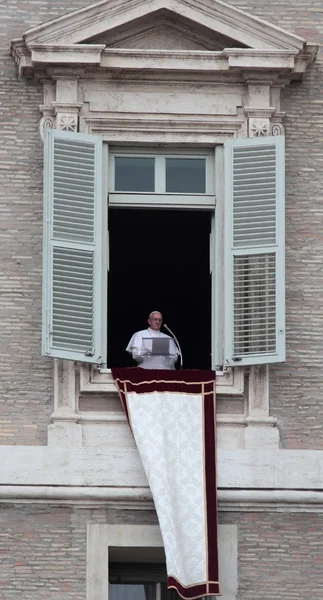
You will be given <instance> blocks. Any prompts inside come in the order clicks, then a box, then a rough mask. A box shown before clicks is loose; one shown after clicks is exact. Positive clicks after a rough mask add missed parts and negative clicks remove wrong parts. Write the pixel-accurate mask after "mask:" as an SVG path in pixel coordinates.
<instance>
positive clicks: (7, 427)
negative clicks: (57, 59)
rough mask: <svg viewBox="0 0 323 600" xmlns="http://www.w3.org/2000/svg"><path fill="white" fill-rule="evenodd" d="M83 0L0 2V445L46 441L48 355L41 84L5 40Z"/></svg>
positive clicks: (49, 385)
mask: <svg viewBox="0 0 323 600" xmlns="http://www.w3.org/2000/svg"><path fill="white" fill-rule="evenodd" d="M85 4H86V2H84V1H83V2H82V1H74V2H73V0H72V1H69V2H66V0H55V1H49V0H48V1H43V2H42V1H40V2H39V1H33V0H18V2H16V1H15V0H6V1H5V2H0V229H1V245H0V324H1V325H0V444H28V445H37V444H46V440H47V425H48V422H49V416H50V414H51V413H52V410H53V404H52V361H51V360H47V359H42V358H41V357H40V340H41V269H42V145H41V142H40V137H39V131H38V123H39V119H40V113H39V108H38V107H39V105H40V104H42V89H41V88H42V86H40V85H38V84H35V83H34V82H30V81H26V80H24V79H18V77H17V72H16V66H15V64H14V61H13V59H12V58H11V57H10V55H9V46H10V41H11V39H13V38H17V37H21V35H22V33H23V32H24V31H26V30H27V29H29V28H31V27H34V26H35V25H38V24H39V23H42V22H43V21H47V20H49V19H52V18H54V17H57V16H59V15H60V14H63V13H66V12H67V11H68V10H72V9H74V8H80V7H81V6H84V5H85Z"/></svg>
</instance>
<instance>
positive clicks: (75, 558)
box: [0, 504, 156, 600]
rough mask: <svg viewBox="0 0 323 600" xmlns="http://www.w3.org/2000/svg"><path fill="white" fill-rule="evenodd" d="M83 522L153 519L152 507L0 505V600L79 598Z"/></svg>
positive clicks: (83, 564)
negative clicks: (148, 508) (111, 508)
mask: <svg viewBox="0 0 323 600" xmlns="http://www.w3.org/2000/svg"><path fill="white" fill-rule="evenodd" d="M88 523H104V524H105V523H110V524H113V523H130V524H133V523H139V524H140V523H141V524H155V523H156V515H155V512H153V511H151V512H146V513H145V512H141V511H140V512H139V513H138V511H134V512H132V511H124V512H116V511H113V510H107V509H90V508H78V507H74V508H69V507H60V506H51V505H48V506H47V505H14V504H9V505H4V504H3V505H1V510H0V600H85V596H86V526H87V524H88Z"/></svg>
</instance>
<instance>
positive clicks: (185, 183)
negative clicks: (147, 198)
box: [166, 158, 205, 194]
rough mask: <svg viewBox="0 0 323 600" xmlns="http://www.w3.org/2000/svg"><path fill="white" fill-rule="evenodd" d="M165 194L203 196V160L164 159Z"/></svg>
mask: <svg viewBox="0 0 323 600" xmlns="http://www.w3.org/2000/svg"><path fill="white" fill-rule="evenodd" d="M166 192H172V193H173V194H176V193H177V194H184V193H186V194H205V158H166Z"/></svg>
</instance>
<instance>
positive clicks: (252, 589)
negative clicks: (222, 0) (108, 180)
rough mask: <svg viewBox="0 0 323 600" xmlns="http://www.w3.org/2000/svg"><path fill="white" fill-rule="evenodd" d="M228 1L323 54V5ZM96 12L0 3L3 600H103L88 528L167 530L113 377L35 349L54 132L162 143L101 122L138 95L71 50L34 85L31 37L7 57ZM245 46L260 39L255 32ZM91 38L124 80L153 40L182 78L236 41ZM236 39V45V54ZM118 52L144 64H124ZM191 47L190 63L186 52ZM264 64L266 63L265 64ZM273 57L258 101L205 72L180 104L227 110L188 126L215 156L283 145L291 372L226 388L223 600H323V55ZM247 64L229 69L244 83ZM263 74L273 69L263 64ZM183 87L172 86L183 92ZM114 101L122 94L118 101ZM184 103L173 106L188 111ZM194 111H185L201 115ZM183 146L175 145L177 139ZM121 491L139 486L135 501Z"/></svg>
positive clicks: (192, 32)
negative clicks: (215, 146)
mask: <svg viewBox="0 0 323 600" xmlns="http://www.w3.org/2000/svg"><path fill="white" fill-rule="evenodd" d="M187 4H189V2H188V3H187ZM206 4H207V3H206ZM209 4H210V5H211V4H212V2H211V0H210V1H209ZM230 4H231V5H232V6H233V7H234V6H235V7H236V8H239V9H241V10H245V11H247V12H249V13H252V15H254V16H257V17H260V18H262V19H265V20H267V21H268V22H269V23H271V24H273V25H276V26H279V27H281V28H284V29H285V30H286V31H287V32H290V33H292V34H296V35H297V36H300V37H302V38H304V39H305V40H306V42H308V43H309V44H310V43H314V44H318V43H320V42H322V38H323V21H322V17H321V14H320V9H319V7H315V6H314V5H313V3H311V2H310V1H309V0H304V1H303V4H302V5H300V4H299V3H297V2H295V1H291V2H288V3H285V4H284V3H280V4H277V5H270V4H265V3H263V2H261V1H260V0H251V2H248V3H247V2H237V1H235V0H234V1H232V2H231V3H230ZM86 5H87V3H86V2H84V0H82V1H81V0H71V1H70V2H69V3H67V2H65V0H51V1H49V0H47V1H46V0H37V1H35V2H34V1H33V0H29V1H28V3H26V2H23V1H22V0H18V2H14V1H13V0H7V2H5V3H4V4H3V5H1V6H0V53H1V64H2V69H1V74H0V136H1V144H0V161H1V162H0V207H1V208H0V211H1V230H2V244H1V248H0V259H1V261H0V264H1V270H0V298H1V299H0V315H1V362H0V382H1V388H0V458H1V463H2V464H4V465H5V467H4V469H3V473H2V475H1V476H0V502H1V503H2V504H1V517H0V521H1V534H0V543H2V544H3V548H1V547H0V571H1V575H0V600H18V598H19V599H21V600H27V599H28V600H36V599H37V600H39V599H41V598H43V599H44V600H45V599H47V600H54V599H59V600H72V598H74V599H76V600H85V598H86V600H106V597H105V596H104V597H103V596H102V597H98V596H94V595H93V594H92V591H91V590H92V588H90V587H88V586H87V573H86V560H87V558H88V557H87V547H86V544H87V542H86V529H87V526H88V525H89V524H94V525H97V524H102V525H106V524H109V525H111V524H116V523H120V524H134V525H139V526H140V525H141V524H151V525H154V524H155V523H156V515H155V512H154V510H153V506H152V503H151V497H150V494H149V490H148V488H147V482H146V480H145V476H144V475H143V472H142V466H141V464H140V461H139V458H138V455H137V453H136V449H135V447H134V444H133V441H132V439H131V436H130V433H129V430H128V427H127V424H126V422H125V419H124V416H123V414H122V412H121V409H120V404H119V401H118V399H117V397H116V394H115V389H114V387H113V383H112V381H111V376H110V374H109V373H108V372H102V373H99V372H98V371H97V370H95V369H92V368H88V367H87V366H83V365H80V364H78V365H74V364H73V363H68V362H66V361H57V360H56V361H55V364H54V361H53V360H52V359H51V358H44V357H41V354H40V345H41V300H42V290H41V269H42V192H43V183H42V167H43V156H42V141H41V136H42V135H43V133H44V129H45V128H46V127H47V126H50V127H52V126H56V127H57V128H59V129H65V130H71V131H73V130H74V131H76V130H77V129H79V130H81V131H90V132H94V133H98V132H99V133H103V135H104V136H105V139H109V138H110V139H112V140H113V141H117V142H118V141H121V142H125V140H127V139H128V140H129V141H130V142H131V143H136V142H138V141H143V142H149V143H151V142H153V141H154V140H155V141H156V139H157V138H156V133H155V129H154V125H155V121H154V119H153V118H151V120H150V121H149V120H148V121H147V123H146V124H145V125H144V127H142V126H141V128H140V124H139V125H136V126H134V127H132V130H131V134H130V133H129V129H127V126H126V125H125V121H124V118H123V117H120V115H117V116H116V115H114V117H113V119H111V120H110V121H109V120H108V119H105V121H104V126H103V125H102V122H103V120H104V117H106V113H107V112H109V107H110V110H111V106H112V105H113V107H114V108H113V112H114V113H116V112H117V109H118V105H119V109H120V106H121V108H122V110H123V112H126V111H129V106H130V105H131V103H132V102H133V97H134V96H133V94H134V93H138V89H135V86H134V84H133V83H132V86H133V87H132V88H131V86H130V87H129V86H128V87H127V82H124V81H123V82H122V77H121V81H120V80H119V79H120V78H119V76H117V77H116V76H115V75H113V76H111V75H108V76H107V77H106V78H105V79H104V78H103V80H102V81H99V78H98V81H97V82H96V83H95V86H93V83H92V82H91V73H90V67H89V68H88V69H86V68H84V67H82V68H80V67H78V66H75V65H77V60H78V58H77V54H74V55H73V57H72V63H73V60H74V63H75V64H74V67H73V64H72V63H71V64H72V66H71V65H69V66H68V67H67V72H65V74H62V72H58V71H59V68H58V67H57V66H55V67H53V66H52V65H51V60H53V61H54V62H55V52H53V54H52V55H51V56H50V57H48V56H49V55H48V54H47V55H46V56H47V58H46V56H45V54H44V48H40V47H35V48H34V49H33V50H32V52H34V64H37V65H38V67H37V69H36V70H37V76H36V78H34V77H33V69H34V66H33V65H32V64H31V63H30V59H29V57H28V56H27V55H26V54H24V50H23V44H22V42H19V43H18V42H16V43H15V46H14V51H13V50H12V51H11V52H12V55H13V56H10V54H9V46H10V43H11V42H12V40H18V39H19V40H21V38H22V36H23V34H24V33H25V32H26V31H27V30H29V29H31V28H33V27H36V26H38V25H41V24H42V23H44V22H47V21H49V20H50V19H56V18H58V17H62V16H63V15H66V14H67V13H68V12H70V11H72V10H78V9H81V8H83V7H84V6H86ZM200 27H201V28H202V32H203V27H202V25H200ZM246 35H249V36H251V35H252V34H251V31H250V29H249V30H248V33H247V34H246ZM268 35H269V34H268ZM277 35H278V34H277ZM286 35H287V34H286ZM114 36H115V37H114ZM185 36H189V41H186V40H187V37H185ZM202 38H203V39H202ZM120 40H123V44H121V41H120ZM153 40H154V41H153ZM92 42H93V43H94V44H95V45H96V48H97V49H96V50H95V51H94V50H93V49H92V50H91V49H89V50H88V54H87V56H86V60H87V61H88V62H89V63H90V62H91V60H97V54H95V53H100V52H102V48H104V44H107V43H108V44H110V50H111V48H115V52H113V51H111V52H110V54H107V55H106V56H105V58H103V59H102V61H103V63H104V61H106V63H107V61H109V60H110V61H114V62H113V65H114V68H115V69H116V70H118V69H125V70H126V69H127V68H129V63H127V64H126V62H125V61H126V60H131V61H133V64H135V63H136V60H138V56H137V55H136V52H135V51H134V49H149V48H150V47H152V44H157V46H158V48H159V49H162V50H167V49H168V45H167V44H171V47H172V48H174V49H176V50H177V51H178V53H177V55H176V57H173V60H174V69H176V68H179V65H181V68H183V64H184V61H185V60H191V61H196V60H197V59H196V57H195V56H194V55H193V53H194V50H199V49H207V50H210V51H211V50H217V49H218V47H220V48H221V47H222V46H223V43H226V45H228V46H229V45H230V43H231V42H230V40H229V39H228V38H226V37H225V35H224V33H222V34H221V35H220V34H219V36H218V38H217V39H215V36H214V35H213V36H210V37H209V38H207V37H205V36H204V37H203V35H202V36H201V32H200V29H199V28H196V27H194V24H192V23H188V22H186V23H185V26H183V25H181V26H179V24H178V22H177V21H176V19H173V18H171V17H170V16H169V15H166V16H165V17H164V19H163V22H162V23H160V24H159V27H158V28H157V29H156V27H155V28H154V27H152V26H151V23H150V20H149V16H148V17H147V16H146V17H145V18H144V19H143V21H142V23H141V25H140V24H139V26H138V28H137V29H136V32H135V35H134V31H132V29H131V27H129V25H123V26H122V28H121V33H120V32H119V33H117V34H116V33H113V32H112V34H110V35H109V36H106V34H101V35H100V36H96V37H95V39H93V40H92ZM187 44H188V45H187ZM239 44H240V46H239V48H240V50H242V49H243V41H241V42H239ZM239 44H238V45H239ZM221 45H222V46H221ZM231 45H232V43H231ZM233 45H234V44H233ZM120 46H121V47H124V48H127V49H128V51H129V52H131V50H132V51H133V53H132V54H128V55H122V54H120V53H119V54H118V51H117V49H118V48H119V47H120ZM99 47H100V48H101V50H100V49H99ZM188 50H191V51H192V55H191V56H190V57H189V58H187V55H185V54H181V52H183V51H186V52H187V51H188ZM82 51H84V52H86V51H87V50H86V48H85V49H83V50H82ZM313 56H314V55H313ZM129 57H130V58H129ZM14 58H15V59H16V62H17V64H18V66H17V65H15V62H14ZM140 60H143V58H142V56H141V58H140ZM163 60H165V59H164V58H163V56H162V54H160V53H159V54H158V53H157V52H156V53H155V56H148V55H147V56H146V57H145V61H146V63H145V66H146V67H147V68H148V69H149V68H151V66H152V65H154V64H155V65H156V68H157V67H158V69H160V71H159V72H161V71H162V70H163ZM207 60H211V58H210V57H208V59H207ZM221 60H222V59H221ZM223 60H225V61H227V63H229V62H230V61H231V64H233V63H234V61H236V63H235V64H236V65H238V63H239V60H240V55H239V53H236V54H235V53H234V52H231V54H230V51H229V52H228V56H226V57H224V58H223ZM250 60H251V59H250ZM253 60H260V59H259V55H257V56H255V57H253ZM261 60H263V61H264V59H263V58H261ZM266 60H268V61H270V60H271V61H274V60H277V61H278V58H277V56H275V57H273V56H271V57H267V58H266ZM293 60H294V59H293ZM42 61H43V62H42ZM46 61H47V62H46ZM149 61H152V62H149ZM154 61H155V63H154ZM176 61H177V62H176ZM279 61H280V62H277V63H275V68H277V69H280V70H281V71H280V79H279V85H278V84H277V85H276V86H275V85H272V84H268V85H267V83H268V81H267V83H266V80H259V86H260V88H259V86H257V85H255V83H254V81H252V73H250V77H251V81H249V83H248V81H247V80H245V81H244V82H243V83H241V82H238V83H237V81H234V80H233V79H231V80H230V81H229V83H228V82H226V81H224V78H223V77H222V75H219V79H220V80H221V86H222V87H221V86H220V87H221V91H220V92H219V89H218V88H219V86H214V78H215V77H216V76H215V75H214V74H213V75H212V77H211V76H210V75H208V77H209V80H208V82H207V89H208V94H209V95H208V98H207V100H206V94H205V93H204V91H202V92H201V91H200V83H199V81H198V80H196V81H195V82H193V83H192V82H190V84H189V86H188V88H187V90H186V92H187V96H186V98H185V102H186V103H187V102H189V97H190V96H191V95H192V94H196V97H197V96H198V97H199V99H200V100H201V102H203V101H204V102H205V107H206V108H205V112H206V113H207V111H208V110H209V112H210V113H211V112H212V111H214V112H215V114H216V113H217V112H218V113H219V112H220V109H219V106H221V107H222V109H223V111H222V112H224V113H225V116H226V125H225V126H224V125H223V124H222V125H221V123H220V119H219V118H217V115H216V116H215V118H214V119H213V121H212V122H211V121H207V119H206V120H205V123H202V124H201V123H199V124H198V125H196V129H195V130H194V125H190V127H187V135H188V136H191V138H189V139H190V140H194V139H198V140H199V141H202V142H203V143H208V142H209V140H210V135H213V137H214V138H216V139H217V140H218V141H220V142H221V141H223V136H224V135H227V134H228V132H229V133H230V135H233V134H237V132H238V135H239V136H240V137H243V136H248V135H249V136H253V135H254V136H257V135H268V134H269V133H274V134H279V135H280V134H282V133H284V131H285V136H286V160H287V166H286V300H287V310H286V317H287V319H286V321H287V323H286V325H287V360H286V363H282V364H277V365H271V366H270V368H269V369H268V368H267V367H266V366H265V367H261V368H257V367H256V368H253V367H251V368H250V369H245V370H243V369H240V370H239V369H235V370H234V372H232V370H229V371H228V373H226V374H225V375H224V376H223V378H222V379H221V377H219V378H218V382H219V383H218V389H217V391H218V395H219V396H218V424H219V436H218V438H219V447H220V452H219V485H220V488H221V489H220V523H222V524H223V525H235V526H237V532H238V533H237V535H238V544H237V550H238V563H237V564H238V591H237V593H235V591H233V592H230V594H231V595H228V596H225V600H258V598H259V594H260V595H261V597H262V598H263V600H273V599H274V598H275V599H277V600H303V599H310V598H311V600H316V599H317V600H319V599H321V598H322V593H323V576H322V572H321V571H322V560H321V556H320V548H321V545H322V540H321V534H320V530H321V525H322V510H323V509H322V507H323V499H322V483H321V481H322V465H323V454H322V453H321V452H320V451H322V450H323V418H322V417H321V413H322V411H321V410H320V409H321V407H322V404H323V399H322V392H321V389H322V384H323V374H322V369H321V360H322V357H323V356H322V355H323V344H322V340H321V337H322V336H321V330H322V327H321V325H322V321H323V316H322V315H323V311H322V302H323V300H322V298H323V294H322V291H323V283H322V277H321V270H322V269H321V254H322V250H323V241H322V240H323V220H322V218H321V215H322V206H321V205H322V202H323V199H322V198H321V188H322V181H321V180H322V174H321V163H322V156H323V142H322V135H321V129H322V118H321V106H322V100H321V95H322V88H323V81H322V76H321V62H322V59H321V55H320V53H319V54H318V56H317V57H316V58H315V60H314V61H313V62H312V63H311V64H306V65H305V66H304V73H303V74H302V78H301V80H300V75H299V74H298V75H297V76H295V79H293V77H291V76H290V72H291V68H292V67H291V64H292V62H290V61H292V59H291V57H290V56H289V55H288V56H287V55H284V56H283V55H282V56H280V57H279ZM304 61H305V59H304ZM175 62H176V64H175ZM305 62H306V61H305ZM305 62H304V64H305ZM308 62H309V61H308ZM42 64H43V65H44V66H43V67H42V66H40V65H42ZM192 64H193V63H192ZM196 64H197V63H196ZM239 64H240V63H239ZM241 64H242V63H241ZM241 64H240V66H237V67H236V68H239V69H241V70H243V68H245V66H241ZM270 64H273V63H270ZM48 65H50V66H48ZM200 66H201V65H199V67H198V68H200ZM262 66H263V69H264V72H265V71H266V69H267V70H268V64H267V65H266V62H265V61H264V62H262ZM249 67H250V65H249ZM42 68H43V69H44V70H43V72H42V70H41V69H42ZM203 68H204V67H203ZM208 68H210V67H209V66H208ZM55 69H56V71H55ZM284 69H285V71H284ZM19 70H20V73H19ZM46 70H47V71H46ZM296 70H297V69H296ZM49 71H50V72H51V75H52V79H49V77H48V73H49ZM305 71H306V72H305ZM89 73H90V76H89ZM135 73H136V77H137V73H138V71H137V72H136V71H135ZM84 75H85V76H84ZM136 77H135V78H136ZM154 77H155V85H156V86H159V87H158V90H159V94H158V96H159V97H158V102H160V103H161V106H162V103H163V94H164V95H165V97H166V96H167V86H168V82H167V81H166V80H165V81H163V77H164V75H160V80H158V77H159V75H158V74H157V75H155V76H154ZM185 77H186V76H184V77H183V81H182V83H180V85H178V90H177V91H178V92H181V93H182V94H183V89H184V87H183V86H185V85H186V83H185ZM284 77H285V79H284ZM123 78H124V80H125V79H126V77H125V76H123ZM291 80H292V81H291ZM140 84H141V88H142V89H144V90H145V89H146V90H148V92H151V90H149V85H151V82H150V83H149V81H148V83H147V82H146V83H144V78H143V80H142V81H141V82H140ZM212 86H214V87H212ZM230 86H231V88H230V90H231V91H230V92H229V93H228V87H230ZM93 87H95V90H93ZM116 90H119V92H120V90H122V93H120V94H119V96H118V97H117V101H116V100H115V98H116V96H115V94H116ZM134 90H135V91H134ZM221 94H222V96H221ZM175 96H176V93H175V94H174V97H173V101H174V102H179V103H180V99H179V98H180V97H178V98H177V100H176V98H175ZM138 97H139V96H136V98H137V101H138ZM182 97H183V96H182ZM215 97H216V100H214V98H215ZM203 98H204V99H203ZM223 98H225V102H223ZM146 100H147V104H146V106H147V113H148V112H153V104H154V102H155V101H156V97H154V98H153V100H151V95H150V96H149V94H148V93H147V98H146ZM165 101H167V98H166V100H165ZM221 101H222V104H221ZM113 103H115V104H113ZM216 104H217V106H218V108H216V109H214V106H215V105H216ZM174 106H175V105H174ZM189 108H190V106H189V104H186V112H187V114H188V115H190V116H188V120H192V119H191V116H192V114H191V112H190V110H189ZM177 110H178V108H177V109H175V108H173V112H176V111H177ZM196 112H197V113H198V111H197V109H196ZM169 113H170V114H171V113H172V109H171V108H170V109H169ZM183 113H185V107H184V106H183ZM160 127H161V130H162V133H161V134H160V135H161V136H162V137H161V138H160V139H159V140H158V141H162V140H163V141H164V142H166V143H167V141H168V140H169V139H171V138H170V137H169V136H170V131H169V130H167V123H166V121H165V122H164V123H161V125H160ZM221 127H222V129H221ZM173 135H174V136H178V137H177V138H176V139H177V140H180V141H181V140H182V138H181V137H180V135H181V133H180V132H179V130H176V128H175V127H174V132H173ZM4 446H6V447H4ZM8 446H9V447H8ZM10 446H17V448H10ZM27 446H28V447H29V446H31V447H32V448H27ZM36 447H41V448H36ZM105 469H107V471H108V474H106V471H105ZM129 477H130V483H129ZM71 481H73V485H72V486H70V482H71ZM127 485H132V486H133V494H132V495H131V494H130V496H129V493H128V492H127V489H126V488H127ZM115 487H116V488H117V491H116V494H115V495H113V490H114V488H115ZM251 488H252V489H251ZM268 489H269V492H268ZM313 489H315V490H316V492H315V493H314V492H312V491H311V490H313ZM305 513H306V514H305ZM1 550H2V551H1ZM86 588H87V590H88V591H86ZM89 590H90V591H89Z"/></svg>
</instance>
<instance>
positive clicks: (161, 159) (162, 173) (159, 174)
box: [155, 154, 166, 194]
mask: <svg viewBox="0 0 323 600" xmlns="http://www.w3.org/2000/svg"><path fill="white" fill-rule="evenodd" d="M165 190H166V159H165V156H162V155H160V154H157V155H156V156H155V193H156V194H165Z"/></svg>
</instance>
